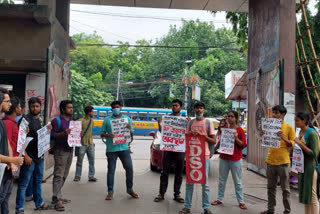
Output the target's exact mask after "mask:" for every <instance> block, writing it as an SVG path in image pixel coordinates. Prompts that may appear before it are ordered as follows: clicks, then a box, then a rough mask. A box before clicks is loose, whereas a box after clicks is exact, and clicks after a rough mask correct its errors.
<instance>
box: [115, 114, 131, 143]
mask: <svg viewBox="0 0 320 214" xmlns="http://www.w3.org/2000/svg"><path fill="white" fill-rule="evenodd" d="M128 124H129V122H128V118H120V119H116V120H111V130H112V134H114V138H113V144H114V145H117V144H122V143H130V141H131V134H130V129H127V128H126V126H127V125H128Z"/></svg>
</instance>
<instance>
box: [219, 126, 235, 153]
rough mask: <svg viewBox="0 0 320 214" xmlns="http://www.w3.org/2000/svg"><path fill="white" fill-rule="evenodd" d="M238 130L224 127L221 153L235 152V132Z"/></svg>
mask: <svg viewBox="0 0 320 214" xmlns="http://www.w3.org/2000/svg"><path fill="white" fill-rule="evenodd" d="M236 131H237V130H235V129H227V128H224V129H222V131H221V140H220V147H219V149H218V152H219V153H223V154H228V155H233V152H234V133H235V132H236Z"/></svg>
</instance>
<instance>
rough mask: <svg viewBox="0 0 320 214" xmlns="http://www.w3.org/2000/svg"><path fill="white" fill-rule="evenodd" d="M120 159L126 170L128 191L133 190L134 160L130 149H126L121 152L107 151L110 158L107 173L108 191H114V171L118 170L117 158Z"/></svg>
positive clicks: (110, 192)
mask: <svg viewBox="0 0 320 214" xmlns="http://www.w3.org/2000/svg"><path fill="white" fill-rule="evenodd" d="M118 157H119V159H120V161H121V163H122V166H123V168H124V169H125V171H126V185H127V192H132V191H133V190H132V187H133V167H132V160H131V155H130V151H129V150H124V151H120V152H107V158H108V173H107V186H108V193H109V194H112V193H113V186H114V172H115V171H116V164H117V159H118Z"/></svg>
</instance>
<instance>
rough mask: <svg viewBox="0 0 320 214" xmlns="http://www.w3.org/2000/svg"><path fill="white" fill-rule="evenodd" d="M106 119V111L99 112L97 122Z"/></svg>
mask: <svg viewBox="0 0 320 214" xmlns="http://www.w3.org/2000/svg"><path fill="white" fill-rule="evenodd" d="M106 117H107V112H106V111H99V120H104V119H105V118H106Z"/></svg>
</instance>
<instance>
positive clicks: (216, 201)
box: [211, 200, 222, 206]
mask: <svg viewBox="0 0 320 214" xmlns="http://www.w3.org/2000/svg"><path fill="white" fill-rule="evenodd" d="M221 204H222V202H221V201H218V200H215V201H213V202H212V203H211V205H212V206H219V205H221Z"/></svg>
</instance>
